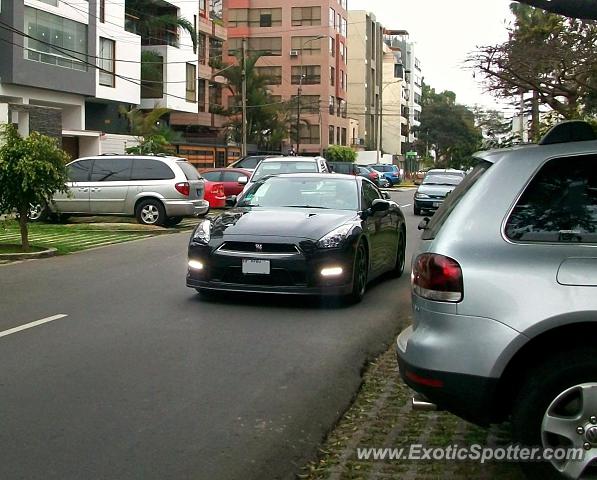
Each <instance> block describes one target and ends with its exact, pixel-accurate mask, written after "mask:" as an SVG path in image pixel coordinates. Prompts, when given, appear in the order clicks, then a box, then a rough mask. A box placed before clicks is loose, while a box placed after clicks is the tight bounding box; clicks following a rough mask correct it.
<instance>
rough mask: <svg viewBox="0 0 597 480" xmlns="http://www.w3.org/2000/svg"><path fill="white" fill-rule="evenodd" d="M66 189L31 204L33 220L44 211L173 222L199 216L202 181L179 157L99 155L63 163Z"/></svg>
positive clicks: (152, 222)
mask: <svg viewBox="0 0 597 480" xmlns="http://www.w3.org/2000/svg"><path fill="white" fill-rule="evenodd" d="M67 168H68V177H69V180H70V181H69V182H68V184H67V186H68V192H67V193H64V194H62V193H60V194H56V195H55V196H54V197H53V199H52V201H51V202H50V203H49V204H48V205H47V207H46V208H45V209H41V208H39V207H37V208H33V209H32V211H31V212H30V217H31V219H32V220H36V219H38V218H41V217H42V216H43V214H44V210H46V212H45V213H47V214H49V215H60V216H68V215H73V214H76V215H134V216H136V217H137V220H138V221H139V223H142V224H146V225H167V226H172V225H176V224H177V223H179V222H180V221H181V220H182V219H183V217H188V216H194V215H201V214H204V213H206V212H207V211H208V209H209V204H208V203H207V202H206V201H205V200H204V199H203V194H204V183H205V182H204V180H203V179H202V178H201V177H200V175H199V174H198V173H197V170H196V169H195V167H193V166H192V165H191V164H190V163H188V162H187V161H186V160H185V159H184V158H177V157H160V156H133V155H124V156H98V157H86V158H80V159H78V160H75V161H74V162H71V163H69V164H68V166H67Z"/></svg>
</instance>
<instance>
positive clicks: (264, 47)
mask: <svg viewBox="0 0 597 480" xmlns="http://www.w3.org/2000/svg"><path fill="white" fill-rule="evenodd" d="M241 48H242V39H241V38H231V39H230V40H228V55H230V56H234V55H235V54H236V53H238V52H240V50H241ZM247 51H248V53H251V54H253V53H261V54H262V55H265V56H275V57H279V56H280V55H282V38H280V37H254V38H249V41H248V45H247Z"/></svg>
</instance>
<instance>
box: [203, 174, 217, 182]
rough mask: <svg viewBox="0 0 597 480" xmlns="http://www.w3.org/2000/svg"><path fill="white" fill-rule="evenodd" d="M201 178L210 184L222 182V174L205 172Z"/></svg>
mask: <svg viewBox="0 0 597 480" xmlns="http://www.w3.org/2000/svg"><path fill="white" fill-rule="evenodd" d="M201 176H202V177H203V178H205V180H209V181H210V182H219V181H220V172H203V173H202V174H201Z"/></svg>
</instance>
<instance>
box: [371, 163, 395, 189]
mask: <svg viewBox="0 0 597 480" xmlns="http://www.w3.org/2000/svg"><path fill="white" fill-rule="evenodd" d="M364 166H365V167H371V168H374V169H375V170H377V171H378V172H380V173H381V174H383V176H384V177H385V179H386V180H387V181H388V182H390V186H392V187H393V186H394V185H399V184H400V182H401V181H402V178H401V177H400V169H399V168H398V166H397V165H392V164H389V163H375V164H371V165H364Z"/></svg>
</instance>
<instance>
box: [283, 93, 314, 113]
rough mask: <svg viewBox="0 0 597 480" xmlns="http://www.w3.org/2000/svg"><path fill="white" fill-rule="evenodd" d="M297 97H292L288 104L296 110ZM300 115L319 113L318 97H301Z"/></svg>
mask: <svg viewBox="0 0 597 480" xmlns="http://www.w3.org/2000/svg"><path fill="white" fill-rule="evenodd" d="M296 102H297V96H296V95H293V96H292V98H291V100H290V104H291V105H292V106H294V108H296ZM301 112H302V113H319V95H301Z"/></svg>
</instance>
